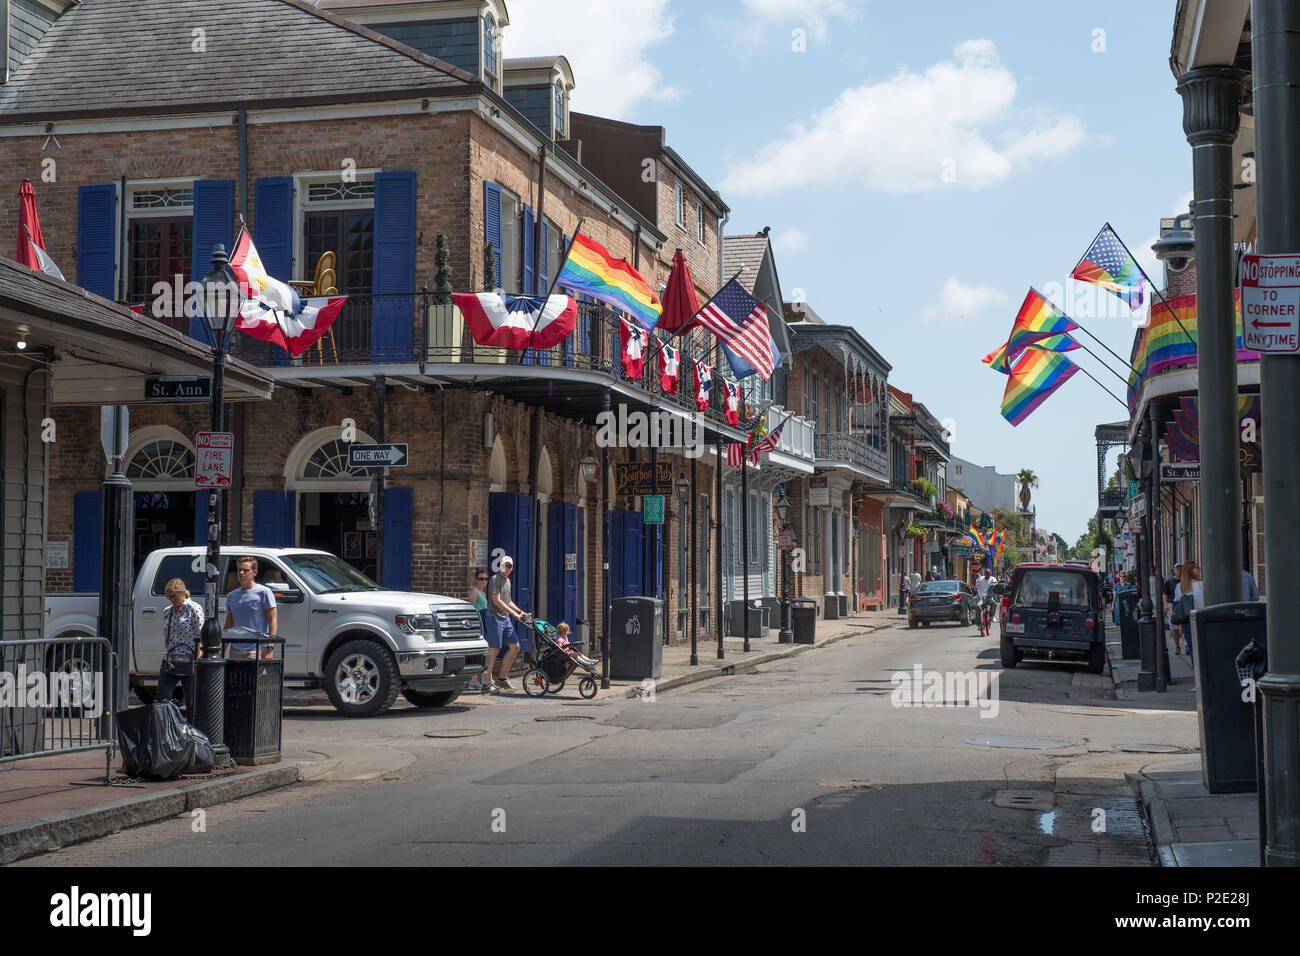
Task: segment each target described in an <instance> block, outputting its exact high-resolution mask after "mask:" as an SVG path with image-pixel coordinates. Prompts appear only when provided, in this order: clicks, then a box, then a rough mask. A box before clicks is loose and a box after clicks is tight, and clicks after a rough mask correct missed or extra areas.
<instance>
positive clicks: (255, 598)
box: [225, 555, 277, 660]
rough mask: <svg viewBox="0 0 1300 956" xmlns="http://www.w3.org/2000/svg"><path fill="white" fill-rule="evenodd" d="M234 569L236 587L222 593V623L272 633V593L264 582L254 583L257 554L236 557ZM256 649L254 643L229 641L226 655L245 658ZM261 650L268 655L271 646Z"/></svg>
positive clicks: (271, 654) (274, 610)
mask: <svg viewBox="0 0 1300 956" xmlns="http://www.w3.org/2000/svg"><path fill="white" fill-rule="evenodd" d="M235 571H236V573H237V574H238V576H239V587H237V588H235V589H234V590H233V591H231V592H230V593H229V594H227V595H226V625H225V626H226V627H227V628H231V627H246V628H248V629H249V630H251V631H259V632H261V633H263V634H269V635H271V636H272V637H275V628H276V623H277V622H276V608H275V594H274V593H273V592H272V591H271V589H270V588H268V587H267V586H266V585H264V584H258V583H257V558H255V557H253V556H252V555H244V556H243V557H239V558H236V559H235ZM256 650H257V645H256V644H248V643H235V644H231V645H230V652H231V653H230V656H231V657H232V658H236V657H243V658H244V659H245V660H246V659H248V658H250V657H252V656H253V654H254V652H255V651H256ZM262 654H263V656H264V657H271V656H273V655H274V649H273V648H271V647H270V646H267V647H266V648H264V649H263V652H262Z"/></svg>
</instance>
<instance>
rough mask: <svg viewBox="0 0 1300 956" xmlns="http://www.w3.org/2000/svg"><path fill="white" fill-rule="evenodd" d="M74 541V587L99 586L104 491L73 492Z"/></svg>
mask: <svg viewBox="0 0 1300 956" xmlns="http://www.w3.org/2000/svg"><path fill="white" fill-rule="evenodd" d="M72 515H73V525H74V530H73V541H72V547H73V549H74V551H73V555H72V561H73V564H72V589H73V590H74V591H77V592H78V593H83V594H84V593H94V592H95V591H98V590H99V562H100V553H99V549H100V546H101V544H100V539H99V531H100V528H101V527H103V494H102V493H101V492H98V491H78V492H77V493H76V494H74V495H73V496H72Z"/></svg>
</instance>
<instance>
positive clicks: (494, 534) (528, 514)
mask: <svg viewBox="0 0 1300 956" xmlns="http://www.w3.org/2000/svg"><path fill="white" fill-rule="evenodd" d="M488 553H489V555H490V564H489V565H488V570H489V572H490V573H492V574H496V573H497V572H498V571H500V570H501V559H502V558H504V557H505V556H506V555H509V556H510V557H512V558H514V559H515V570H514V573H512V574H511V575H510V591H511V595H512V598H513V600H514V602H515V604H517V605H519V607H520V608H522V609H523V610H525V611H530V612H531V611H532V610H533V499H532V497H531V496H529V495H517V494H514V493H512V492H505V491H502V492H494V493H493V494H490V495H488Z"/></svg>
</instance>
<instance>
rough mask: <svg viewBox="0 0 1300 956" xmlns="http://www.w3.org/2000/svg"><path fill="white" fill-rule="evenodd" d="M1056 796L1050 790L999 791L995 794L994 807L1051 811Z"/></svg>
mask: <svg viewBox="0 0 1300 956" xmlns="http://www.w3.org/2000/svg"><path fill="white" fill-rule="evenodd" d="M1055 805H1056V796H1055V795H1054V794H1053V793H1052V792H1051V791H1050V790H999V791H998V792H997V793H995V794H993V806H995V807H1007V808H1009V809H1012V810H1050V809H1052V807H1053V806H1055Z"/></svg>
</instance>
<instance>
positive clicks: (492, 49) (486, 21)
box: [483, 13, 498, 80]
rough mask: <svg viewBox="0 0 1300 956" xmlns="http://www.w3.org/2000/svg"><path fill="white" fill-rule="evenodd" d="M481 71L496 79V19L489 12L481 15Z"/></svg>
mask: <svg viewBox="0 0 1300 956" xmlns="http://www.w3.org/2000/svg"><path fill="white" fill-rule="evenodd" d="M483 72H484V73H486V74H487V75H488V77H489V78H490V79H492V80H496V78H497V74H498V69H497V21H496V17H494V16H492V14H490V13H485V14H484V15H483Z"/></svg>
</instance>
